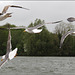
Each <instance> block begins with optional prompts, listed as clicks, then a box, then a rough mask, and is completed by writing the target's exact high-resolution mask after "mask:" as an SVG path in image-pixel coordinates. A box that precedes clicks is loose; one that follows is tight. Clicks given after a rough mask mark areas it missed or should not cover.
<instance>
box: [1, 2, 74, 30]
mask: <svg viewBox="0 0 75 75" xmlns="http://www.w3.org/2000/svg"><path fill="white" fill-rule="evenodd" d="M6 5H20V6H23V7H25V8H29V9H30V10H24V9H18V8H9V9H8V11H7V12H13V14H12V17H11V18H8V19H6V20H4V21H0V25H4V24H6V23H11V24H15V25H17V26H22V25H23V26H28V25H29V24H30V23H31V22H34V20H35V19H36V18H38V19H41V20H45V22H52V21H58V20H63V21H64V22H67V20H66V19H67V18H68V17H75V1H0V12H1V11H2V9H3V8H4V6H6ZM55 26H56V24H53V25H52V24H49V25H46V27H47V29H48V30H49V31H54V28H55Z"/></svg>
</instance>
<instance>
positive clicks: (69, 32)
mask: <svg viewBox="0 0 75 75" xmlns="http://www.w3.org/2000/svg"><path fill="white" fill-rule="evenodd" d="M72 33H73V34H75V31H74V30H71V31H68V32H67V33H65V34H64V35H63V36H62V38H61V41H60V48H61V47H62V45H63V42H64V40H65V38H66V37H67V36H68V35H70V34H72Z"/></svg>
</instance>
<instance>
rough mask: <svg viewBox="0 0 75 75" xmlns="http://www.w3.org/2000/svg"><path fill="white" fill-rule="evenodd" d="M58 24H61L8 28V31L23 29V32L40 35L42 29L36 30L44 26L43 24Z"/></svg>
mask: <svg viewBox="0 0 75 75" xmlns="http://www.w3.org/2000/svg"><path fill="white" fill-rule="evenodd" d="M59 22H61V21H56V22H49V23H43V24H38V25H36V26H33V27H13V28H10V29H25V30H24V32H28V33H40V32H41V31H42V29H38V28H40V27H42V26H44V25H45V24H55V23H59Z"/></svg>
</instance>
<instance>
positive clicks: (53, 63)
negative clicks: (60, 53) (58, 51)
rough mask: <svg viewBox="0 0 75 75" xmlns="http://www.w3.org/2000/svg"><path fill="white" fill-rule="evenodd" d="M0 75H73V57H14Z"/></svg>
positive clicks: (74, 64)
mask: <svg viewBox="0 0 75 75" xmlns="http://www.w3.org/2000/svg"><path fill="white" fill-rule="evenodd" d="M0 58H1V57H0ZM0 63H1V62H0ZM0 75H75V57H16V58H14V59H13V60H11V61H9V62H7V63H6V64H5V65H4V66H3V67H2V68H1V69H0Z"/></svg>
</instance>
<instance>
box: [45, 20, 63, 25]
mask: <svg viewBox="0 0 75 75" xmlns="http://www.w3.org/2000/svg"><path fill="white" fill-rule="evenodd" d="M59 22H62V20H60V21H56V22H49V23H45V24H55V23H59Z"/></svg>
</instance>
